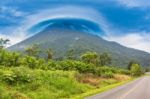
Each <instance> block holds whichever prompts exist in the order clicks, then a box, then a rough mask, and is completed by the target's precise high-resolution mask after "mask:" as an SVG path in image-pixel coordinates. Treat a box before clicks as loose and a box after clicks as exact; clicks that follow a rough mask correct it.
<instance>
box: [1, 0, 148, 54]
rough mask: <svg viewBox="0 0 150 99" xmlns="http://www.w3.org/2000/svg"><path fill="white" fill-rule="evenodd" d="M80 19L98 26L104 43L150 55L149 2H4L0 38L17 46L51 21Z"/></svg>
mask: <svg viewBox="0 0 150 99" xmlns="http://www.w3.org/2000/svg"><path fill="white" fill-rule="evenodd" d="M55 18H57V19H59V18H80V19H86V20H89V21H92V22H94V23H97V24H98V25H99V27H100V28H101V29H102V30H103V32H104V34H105V35H101V34H100V33H97V34H98V35H100V36H102V37H103V38H104V39H106V40H109V41H116V42H118V43H120V44H122V45H125V46H127V47H132V48H136V49H140V50H144V51H147V52H150V1H149V0H3V1H0V37H4V38H9V39H10V40H11V44H15V43H17V42H19V41H21V40H23V39H25V38H27V37H29V36H31V35H32V34H29V33H27V30H28V29H30V28H31V27H32V26H34V25H36V24H38V23H40V22H43V21H45V20H49V19H55Z"/></svg>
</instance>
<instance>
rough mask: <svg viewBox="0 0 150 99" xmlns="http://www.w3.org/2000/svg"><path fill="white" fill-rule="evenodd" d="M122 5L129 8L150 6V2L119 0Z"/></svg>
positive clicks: (145, 0) (147, 0) (144, 0)
mask: <svg viewBox="0 0 150 99" xmlns="http://www.w3.org/2000/svg"><path fill="white" fill-rule="evenodd" d="M117 1H118V2H119V3H120V4H121V5H124V6H126V7H129V8H134V7H141V8H145V7H150V2H149V0H117Z"/></svg>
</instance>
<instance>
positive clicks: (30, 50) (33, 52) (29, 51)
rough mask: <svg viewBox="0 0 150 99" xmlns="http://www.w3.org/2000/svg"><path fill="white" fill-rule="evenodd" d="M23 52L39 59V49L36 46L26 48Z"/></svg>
mask: <svg viewBox="0 0 150 99" xmlns="http://www.w3.org/2000/svg"><path fill="white" fill-rule="evenodd" d="M25 52H26V53H27V55H29V56H34V57H39V53H40V52H41V51H40V48H39V46H38V45H37V44H34V45H32V46H31V47H28V48H27V49H26V50H25Z"/></svg>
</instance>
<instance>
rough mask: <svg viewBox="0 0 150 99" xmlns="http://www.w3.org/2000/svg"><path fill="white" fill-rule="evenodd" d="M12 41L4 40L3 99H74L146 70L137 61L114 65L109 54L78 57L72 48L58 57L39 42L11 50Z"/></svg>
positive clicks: (0, 53)
mask: <svg viewBox="0 0 150 99" xmlns="http://www.w3.org/2000/svg"><path fill="white" fill-rule="evenodd" d="M8 41H9V40H4V39H1V40H0V99H64V98H71V99H73V98H74V97H76V96H79V95H81V94H84V93H86V92H89V91H92V90H95V89H101V88H104V87H106V86H108V85H112V84H116V83H119V82H122V81H128V80H130V79H132V78H133V77H135V76H140V75H142V74H143V73H144V71H143V69H142V67H141V66H140V64H139V63H136V62H130V63H129V65H128V66H127V68H126V69H125V68H119V67H115V66H114V67H113V66H110V64H111V56H110V55H109V53H101V54H98V53H97V52H85V53H84V54H82V55H80V58H79V59H76V58H74V55H73V53H72V50H68V52H66V56H64V57H61V59H54V58H53V55H54V54H55V53H54V52H55V51H53V50H51V49H47V50H45V51H41V50H40V48H39V47H38V46H37V45H33V46H31V47H29V48H27V49H25V50H24V53H18V52H11V51H8V50H7V49H6V48H5V45H6V44H7V42H8ZM40 53H45V54H46V57H43V58H42V57H40Z"/></svg>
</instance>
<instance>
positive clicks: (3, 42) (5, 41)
mask: <svg viewBox="0 0 150 99" xmlns="http://www.w3.org/2000/svg"><path fill="white" fill-rule="evenodd" d="M9 42H10V40H9V39H3V38H0V48H1V49H2V48H4V47H5V46H6V45H7V44H8V43H9Z"/></svg>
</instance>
